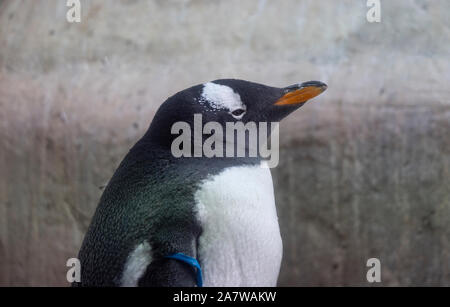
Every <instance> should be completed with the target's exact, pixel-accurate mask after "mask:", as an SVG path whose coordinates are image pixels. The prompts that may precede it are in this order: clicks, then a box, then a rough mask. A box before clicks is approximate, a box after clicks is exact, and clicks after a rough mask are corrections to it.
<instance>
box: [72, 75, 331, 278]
mask: <svg viewBox="0 0 450 307" xmlns="http://www.w3.org/2000/svg"><path fill="white" fill-rule="evenodd" d="M326 88H327V85H326V84H324V83H322V82H319V81H309V82H304V83H299V84H294V85H291V86H288V87H284V88H278V87H270V86H266V85H263V84H258V83H254V82H249V81H244V80H237V79H220V80H215V81H211V82H207V83H204V84H199V85H196V86H193V87H190V88H188V89H186V90H183V91H181V92H178V93H176V94H175V95H173V96H171V97H170V98H168V99H167V100H166V101H165V102H164V103H163V104H162V105H161V106H160V108H159V109H158V111H157V112H156V114H155V116H154V118H153V120H152V122H151V124H150V127H149V129H148V130H147V132H146V133H145V134H144V136H143V137H142V138H141V139H140V140H139V141H138V142H137V143H136V144H135V145H134V146H133V147H132V148H131V149H130V150H129V152H128V154H127V155H126V156H125V158H124V159H123V161H122V162H121V163H120V165H119V167H118V168H117V170H116V171H115V173H114V175H113V177H112V178H111V179H110V181H109V183H108V184H107V186H106V188H105V190H104V192H103V194H102V196H101V198H100V201H99V204H98V206H97V209H96V211H95V213H94V216H93V218H92V221H91V224H90V226H89V228H88V230H87V233H86V235H85V238H84V240H83V243H82V246H81V249H80V251H79V254H78V259H79V260H80V264H81V279H80V281H79V282H74V283H73V284H72V285H73V286H94V287H95V286H99V287H103V286H108V287H109V286H126V287H128V286H130V287H131V286H144V287H152V286H156V287H195V286H219V287H224V286H276V284H277V279H278V274H279V270H280V264H281V259H282V249H283V248H282V240H281V236H280V230H279V224H278V217H277V211H276V207H275V197H274V188H273V183H272V177H271V173H270V169H269V168H267V167H262V165H263V164H264V163H265V161H264V158H262V157H261V156H259V155H257V156H254V157H249V156H244V157H225V156H223V157H220V156H217V157H204V156H200V157H196V156H191V157H185V156H182V157H175V156H174V154H173V150H172V144H173V142H174V140H175V138H176V137H177V135H176V134H174V133H173V130H172V127H173V125H174V124H175V123H177V122H185V123H187V124H189V125H190V126H192V125H193V124H194V123H193V121H194V115H195V114H201V115H202V118H203V122H216V123H219V125H221V126H222V127H223V128H224V131H225V127H226V124H227V123H229V122H233V123H236V122H242V123H248V122H255V123H260V122H279V121H281V120H282V119H283V118H285V117H286V116H287V115H289V114H290V113H292V112H293V111H295V110H297V109H298V108H300V107H301V106H303V105H304V104H305V103H306V102H307V101H308V100H309V99H311V98H313V97H315V96H317V95H319V94H320V93H322V92H323V91H325V89H326ZM202 140H203V139H202ZM223 142H226V140H224V141H223Z"/></svg>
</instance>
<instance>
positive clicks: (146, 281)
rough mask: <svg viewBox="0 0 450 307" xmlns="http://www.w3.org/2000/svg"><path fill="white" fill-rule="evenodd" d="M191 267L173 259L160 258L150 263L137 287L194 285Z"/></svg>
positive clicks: (193, 274)
mask: <svg viewBox="0 0 450 307" xmlns="http://www.w3.org/2000/svg"><path fill="white" fill-rule="evenodd" d="M195 285H196V275H195V272H194V270H193V269H192V267H190V266H189V265H188V264H186V263H183V262H180V261H178V260H175V259H170V258H162V259H158V260H155V261H153V262H152V263H150V264H149V265H148V267H147V269H146V271H145V273H144V275H143V276H142V277H141V278H140V279H139V283H138V286H139V287H194V286H195Z"/></svg>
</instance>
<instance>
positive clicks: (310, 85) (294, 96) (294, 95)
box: [275, 81, 327, 106]
mask: <svg viewBox="0 0 450 307" xmlns="http://www.w3.org/2000/svg"><path fill="white" fill-rule="evenodd" d="M326 89H327V85H326V84H325V83H322V82H320V81H308V82H304V83H302V84H296V85H292V86H289V87H287V88H286V89H285V91H286V94H284V95H283V97H281V98H280V99H278V100H277V101H276V102H275V105H277V106H284V105H295V104H299V103H304V102H306V101H308V100H309V99H311V98H314V97H316V96H318V95H320V94H322V93H323V92H324V91H325V90H326Z"/></svg>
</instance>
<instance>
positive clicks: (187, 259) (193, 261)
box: [165, 253, 203, 287]
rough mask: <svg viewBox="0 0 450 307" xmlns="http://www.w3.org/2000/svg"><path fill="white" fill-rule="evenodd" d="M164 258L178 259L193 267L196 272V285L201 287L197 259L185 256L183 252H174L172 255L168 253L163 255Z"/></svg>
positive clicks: (201, 279) (200, 273) (200, 274)
mask: <svg viewBox="0 0 450 307" xmlns="http://www.w3.org/2000/svg"><path fill="white" fill-rule="evenodd" d="M165 258H170V259H175V260H179V261H181V262H184V263H187V264H189V265H190V266H192V267H194V268H195V269H196V272H197V287H203V277H202V268H201V267H200V264H199V263H198V261H197V259H195V258H192V257H189V256H186V255H185V254H182V253H175V254H172V255H168V256H165Z"/></svg>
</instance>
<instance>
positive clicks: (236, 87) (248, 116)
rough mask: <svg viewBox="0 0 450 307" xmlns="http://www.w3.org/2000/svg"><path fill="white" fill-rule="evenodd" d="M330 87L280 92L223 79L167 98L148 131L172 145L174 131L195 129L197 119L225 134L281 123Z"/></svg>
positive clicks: (297, 86)
mask: <svg viewBox="0 0 450 307" xmlns="http://www.w3.org/2000/svg"><path fill="white" fill-rule="evenodd" d="M326 89H327V85H326V84H325V83H322V82H320V81H308V82H304V83H299V84H294V85H291V86H287V87H283V88H278V87H271V86H266V85H263V84H258V83H253V82H249V81H245V80H237V79H220V80H215V81H211V82H207V83H204V84H200V85H196V86H193V87H191V88H188V89H185V90H183V91H181V92H178V93H177V94H175V95H173V96H172V97H170V98H168V99H167V100H166V101H165V102H164V103H163V104H162V105H161V107H160V108H159V110H158V111H157V113H156V114H155V117H154V119H153V122H152V124H151V126H150V129H149V132H148V133H149V134H150V137H151V138H152V139H156V140H158V142H159V143H160V144H161V143H165V144H169V143H170V142H171V141H172V140H173V138H174V137H175V136H174V135H171V127H172V126H173V124H175V123H176V122H186V123H188V124H189V125H190V126H191V127H194V115H195V114H197V115H198V114H201V115H202V123H203V125H204V124H205V123H207V122H216V123H219V124H220V125H221V126H222V127H223V129H224V131H225V127H226V124H227V123H229V122H242V123H244V124H246V123H248V122H255V123H256V124H258V123H260V122H267V123H271V122H279V121H281V120H282V119H283V118H285V117H286V116H287V115H289V114H290V113H292V112H293V111H295V110H296V109H298V108H300V107H301V106H303V105H304V104H305V103H306V102H307V101H308V100H309V99H311V98H313V97H315V96H317V95H319V94H321V93H322V92H323V91H325V90H326Z"/></svg>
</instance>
